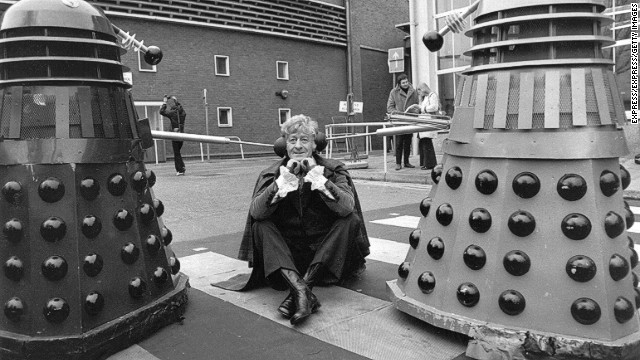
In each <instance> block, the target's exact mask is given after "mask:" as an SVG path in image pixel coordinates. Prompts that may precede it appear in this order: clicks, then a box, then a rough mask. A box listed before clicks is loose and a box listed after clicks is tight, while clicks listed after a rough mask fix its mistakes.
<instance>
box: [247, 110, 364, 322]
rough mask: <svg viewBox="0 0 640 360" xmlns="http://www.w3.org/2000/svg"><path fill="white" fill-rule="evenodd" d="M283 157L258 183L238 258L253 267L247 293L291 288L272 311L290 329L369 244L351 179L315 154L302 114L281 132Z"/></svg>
mask: <svg viewBox="0 0 640 360" xmlns="http://www.w3.org/2000/svg"><path fill="white" fill-rule="evenodd" d="M281 133H282V136H283V138H284V140H285V142H286V147H287V155H286V156H285V157H284V158H283V159H282V160H279V161H277V162H276V163H274V164H273V165H271V166H269V167H268V168H267V169H265V170H263V171H262V172H261V173H260V175H259V177H258V181H257V183H256V187H255V189H254V193H253V197H252V200H251V206H250V210H249V217H248V220H247V226H246V228H245V232H244V236H243V239H242V244H241V246H240V253H239V256H238V257H239V258H240V259H242V260H248V261H249V262H250V265H251V266H253V271H252V274H251V280H249V283H246V282H245V284H242V288H235V289H234V290H236V289H247V288H250V287H252V286H255V285H260V284H264V283H266V284H269V285H271V286H272V287H274V288H276V289H281V290H283V289H286V288H289V290H290V293H289V296H287V297H286V299H285V300H284V301H283V302H282V304H280V306H279V307H278V311H279V312H280V313H281V314H282V315H283V316H284V317H285V318H288V319H290V322H291V324H293V325H295V324H298V323H300V322H302V321H304V320H305V319H306V318H307V317H309V315H311V314H312V313H314V312H316V310H317V309H318V308H319V307H320V302H319V301H318V298H317V297H316V295H315V294H313V293H312V292H311V290H312V288H313V286H314V285H317V284H334V283H338V282H340V281H341V280H343V279H346V278H348V277H349V276H350V275H352V274H353V273H356V272H359V271H361V270H362V269H363V268H364V263H365V259H364V258H365V256H367V255H368V254H369V239H368V238H367V233H366V229H365V227H364V222H363V220H362V210H361V208H360V202H359V201H358V196H357V193H356V191H355V187H354V186H353V182H352V181H351V177H350V175H349V172H348V171H347V169H346V168H345V167H344V164H342V163H341V162H339V161H336V160H333V159H325V158H323V157H322V156H321V155H320V154H319V153H318V152H317V151H316V150H315V149H316V142H315V140H316V139H315V138H316V135H317V134H318V123H317V122H316V121H314V120H312V119H311V118H310V117H308V116H305V115H296V116H293V117H291V118H290V119H289V120H287V121H286V122H285V123H284V124H282V126H281Z"/></svg>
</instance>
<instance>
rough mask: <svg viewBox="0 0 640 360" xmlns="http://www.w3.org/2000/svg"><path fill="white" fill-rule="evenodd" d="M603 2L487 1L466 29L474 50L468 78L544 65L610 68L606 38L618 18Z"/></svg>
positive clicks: (471, 51) (469, 53) (481, 4)
mask: <svg viewBox="0 0 640 360" xmlns="http://www.w3.org/2000/svg"><path fill="white" fill-rule="evenodd" d="M605 8H606V7H605V4H604V2H603V1H600V0H518V1H482V2H481V3H480V6H479V7H478V11H477V12H476V17H475V19H474V25H473V26H472V27H471V28H469V29H468V30H467V31H466V35H467V36H469V37H472V38H473V46H472V47H471V48H470V49H468V50H467V51H466V52H465V55H468V56H471V57H472V64H471V67H470V68H469V69H468V70H467V71H466V72H465V73H467V74H470V73H477V72H481V71H494V70H502V69H507V70H512V69H520V68H523V67H540V66H543V67H544V66H581V65H582V66H593V65H596V66H610V65H613V62H612V61H611V60H610V59H607V58H606V57H605V56H604V55H603V53H602V47H603V46H608V45H612V44H613V43H614V41H613V39H612V38H611V37H610V36H604V35H603V34H602V30H601V29H602V27H603V26H604V25H607V24H610V23H611V22H612V21H613V20H612V18H611V17H610V16H607V15H605V14H603V11H604V10H605Z"/></svg>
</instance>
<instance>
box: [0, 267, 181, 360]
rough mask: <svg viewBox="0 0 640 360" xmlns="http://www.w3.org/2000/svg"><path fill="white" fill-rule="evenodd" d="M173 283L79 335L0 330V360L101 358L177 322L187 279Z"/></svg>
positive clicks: (179, 278)
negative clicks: (159, 294)
mask: <svg viewBox="0 0 640 360" xmlns="http://www.w3.org/2000/svg"><path fill="white" fill-rule="evenodd" d="M174 283H175V288H174V289H173V290H172V291H170V292H168V293H167V294H165V295H164V296H162V297H161V298H158V299H156V300H155V301H153V302H151V303H149V304H148V305H146V306H144V307H141V308H139V309H136V310H135V311H132V312H130V313H128V314H126V315H125V316H121V317H119V318H117V319H114V320H112V321H110V322H108V323H105V324H103V325H101V326H99V327H97V328H94V329H91V330H90V331H88V332H86V333H82V334H79V335H73V336H52V337H38V338H36V337H30V336H25V335H20V334H14V333H9V332H6V331H0V359H3V360H18V359H33V360H40V359H43V360H44V359H46V360H57V359H65V360H81V359H105V358H107V357H108V356H110V355H112V354H114V353H116V352H118V351H120V350H122V349H124V348H127V347H129V346H131V345H133V344H135V343H137V342H139V341H140V340H142V339H144V338H146V337H148V336H149V335H151V334H153V333H154V332H156V331H158V330H159V329H160V328H162V327H164V326H167V325H169V324H172V323H174V322H177V321H181V319H182V315H183V314H184V312H185V309H186V306H187V302H188V294H187V293H188V290H189V288H190V285H189V278H188V277H187V276H186V275H184V274H182V273H178V274H177V275H175V276H174Z"/></svg>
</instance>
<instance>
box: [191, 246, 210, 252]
mask: <svg viewBox="0 0 640 360" xmlns="http://www.w3.org/2000/svg"><path fill="white" fill-rule="evenodd" d="M191 250H193V251H198V252H199V251H205V250H209V249H208V248H205V247H199V248H195V249H191Z"/></svg>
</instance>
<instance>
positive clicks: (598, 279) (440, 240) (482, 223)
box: [387, 0, 640, 360]
mask: <svg viewBox="0 0 640 360" xmlns="http://www.w3.org/2000/svg"><path fill="white" fill-rule="evenodd" d="M475 4H476V2H474V5H475ZM467 9H468V8H467ZM604 10H605V4H604V2H603V1H599V0H580V1H573V0H561V1H557V0H512V1H488V0H487V1H480V2H479V5H478V7H477V12H476V14H475V15H476V16H475V19H474V20H473V23H472V24H471V25H470V27H469V28H468V30H467V31H466V34H467V35H468V36H470V37H471V38H472V39H473V45H472V46H471V48H469V49H468V50H467V51H466V52H465V55H468V56H470V57H471V64H470V66H469V67H468V68H467V69H465V70H464V71H463V75H464V76H461V77H460V79H459V82H458V84H457V86H456V87H457V89H458V91H457V94H456V98H455V100H454V105H455V107H456V109H455V112H454V116H453V119H452V123H451V128H450V133H449V135H448V139H447V141H445V143H444V145H443V151H444V153H445V156H444V157H443V163H442V164H441V165H439V166H438V167H439V169H438V170H437V171H436V169H434V171H433V172H432V179H433V180H434V183H435V184H436V185H434V187H433V190H432V191H431V193H430V194H429V200H430V201H429V204H430V205H432V206H433V208H434V209H433V210H431V211H432V212H434V214H433V215H435V216H431V214H429V213H428V212H427V211H422V210H423V208H424V206H423V204H424V200H423V201H422V202H420V200H418V201H416V203H417V204H419V205H420V210H421V212H422V215H423V218H422V219H421V221H420V227H419V230H420V231H421V235H420V237H421V238H422V239H423V241H421V242H425V241H426V247H425V250H426V251H423V250H422V248H423V246H424V244H423V245H420V246H418V248H417V249H411V250H410V254H411V256H410V260H411V263H410V268H409V266H408V265H409V263H403V265H401V267H400V268H399V278H398V280H397V281H395V282H394V281H391V282H388V283H387V285H388V288H389V293H390V294H391V298H392V301H393V303H394V305H395V306H396V307H397V308H398V309H400V310H402V311H405V312H407V313H409V314H410V315H413V316H415V317H417V318H420V319H422V320H424V321H426V322H428V323H430V324H431V325H435V326H438V327H442V328H445V329H448V330H453V331H457V332H461V333H463V334H465V335H470V336H472V337H474V339H473V341H471V342H470V343H469V347H468V348H467V356H471V357H473V358H477V359H490V358H494V357H495V358H502V357H503V356H505V354H507V355H506V356H507V357H510V358H511V357H512V358H529V357H532V358H533V357H536V356H543V357H544V356H548V355H549V354H551V355H553V354H562V356H567V357H568V358H585V359H593V360H596V359H598V360H602V359H614V358H615V359H623V360H632V359H639V358H640V319H639V317H638V313H637V312H636V311H635V308H636V307H640V289H638V288H637V287H636V286H637V279H638V276H637V275H635V274H634V273H633V271H632V270H633V267H634V266H635V265H637V262H638V260H637V253H634V250H633V245H634V244H633V241H629V240H628V237H624V236H625V232H626V231H627V229H629V227H630V226H632V225H633V222H634V217H633V213H632V212H631V211H630V209H629V206H628V204H626V203H624V201H623V198H622V196H623V192H622V190H624V189H625V188H626V187H627V186H629V183H630V182H631V176H630V174H629V172H628V171H627V170H626V169H625V168H624V167H623V166H621V165H620V164H619V158H620V157H621V156H624V155H626V154H627V153H628V148H627V144H626V140H625V137H624V134H623V133H622V129H621V128H622V125H624V124H625V121H626V120H625V114H624V107H623V105H622V101H621V97H620V93H619V91H618V89H617V87H616V80H615V76H614V72H613V70H612V65H613V62H612V60H611V59H609V58H608V57H606V56H605V55H604V54H603V51H602V48H603V46H609V45H612V44H614V40H613V39H612V38H611V37H610V36H607V35H605V34H603V30H602V27H603V26H606V25H609V24H611V23H612V21H613V19H612V16H611V15H610V14H608V13H607V14H605V13H604ZM454 12H455V11H451V13H454ZM460 12H462V10H460ZM455 16H460V14H458V15H455ZM455 16H454V18H455ZM447 17H449V14H447V15H446V16H445V18H447ZM462 17H465V16H462ZM446 21H447V22H448V24H449V27H450V28H451V30H454V31H455V30H456V27H458V26H459V24H458V23H457V20H456V19H453V20H451V19H447V20H446ZM458 30H459V29H458ZM447 31H448V30H447ZM441 32H442V31H441ZM440 35H443V34H440ZM424 40H425V41H426V43H427V46H428V47H429V49H431V46H433V45H434V44H435V45H438V42H440V41H441V40H442V37H441V36H440V37H438V36H435V35H434V34H430V35H429V36H426V37H425V38H424ZM445 41H446V39H445ZM418 70H419V69H418ZM442 180H444V181H442ZM421 199H422V198H421ZM434 210H435V211H434ZM427 214H428V215H429V216H427ZM427 239H428V240H427ZM409 269H414V270H413V271H409ZM435 279H437V283H436V282H435ZM434 284H437V285H434ZM454 296H455V297H456V298H457V300H458V301H457V302H455V301H451V299H453V298H454ZM634 305H635V306H634ZM498 334H499V335H498ZM533 343H535V344H536V345H535V346H531V344H533ZM506 344H509V345H506ZM539 344H545V345H544V346H543V347H542V348H538V345H539ZM543 348H544V349H543ZM582 349H592V350H593V351H591V350H589V351H586V352H583V351H582ZM594 349H597V350H594Z"/></svg>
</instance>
